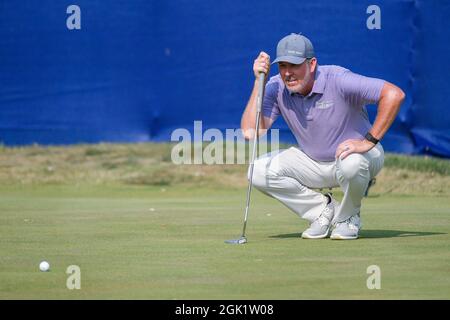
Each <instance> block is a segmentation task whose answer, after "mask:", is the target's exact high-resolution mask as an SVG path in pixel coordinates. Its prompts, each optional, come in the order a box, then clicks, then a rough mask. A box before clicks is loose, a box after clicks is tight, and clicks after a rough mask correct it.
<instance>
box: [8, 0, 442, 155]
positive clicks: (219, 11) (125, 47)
mask: <svg viewBox="0 0 450 320" xmlns="http://www.w3.org/2000/svg"><path fill="white" fill-rule="evenodd" d="M72 4H74V5H77V6H78V7H79V8H80V10H81V16H80V22H81V24H80V26H81V29H73V30H70V29H69V28H68V27H67V25H66V20H67V19H68V18H69V20H70V21H72V20H71V18H72V17H71V15H72V12H69V13H67V11H66V10H67V8H68V7H69V6H70V5H72ZM372 4H376V5H378V7H379V8H380V13H381V20H380V21H381V29H372V30H371V29H368V27H367V25H366V21H367V19H368V18H369V17H370V16H371V15H372V12H369V13H367V12H366V10H367V8H368V7H369V6H370V5H372ZM449 17H450V1H446V0H427V1H419V0H417V1H413V0H410V1H406V0H396V1H393V0H389V1H388V0H379V1H377V3H374V1H372V0H370V1H364V0H363V1H356V2H355V1H350V0H338V1H333V2H330V1H325V0H316V1H299V0H282V1H278V2H274V1H267V0H259V1H240V0H228V1H222V0H217V1H207V0H189V1H186V0H159V1H156V0H109V1H106V0H103V1H100V0H71V1H62V0H60V1H54V0H40V1H13V0H0V142H1V143H4V144H6V145H22V144H31V143H39V144H71V143H84V142H88V143H91V142H100V141H108V142H117V141H167V140H170V135H171V132H172V131H173V130H174V129H176V128H187V129H190V130H192V128H193V124H194V121H195V120H202V121H203V129H207V128H212V127H214V128H219V129H221V130H224V129H225V128H238V127H239V123H240V117H241V114H242V111H243V108H244V107H245V104H246V102H247V100H248V96H249V93H250V90H251V87H252V84H253V74H252V63H253V60H254V58H255V56H256V55H257V54H258V53H259V51H261V50H264V51H266V52H268V53H269V54H271V56H275V48H276V43H277V42H278V40H279V39H280V38H281V37H283V36H285V35H287V34H289V33H291V32H302V33H303V34H305V35H306V36H308V37H309V38H310V39H311V40H312V41H313V44H314V46H315V50H316V54H317V58H318V61H319V63H320V64H337V65H341V66H344V67H346V68H349V69H351V70H352V71H354V72H357V73H360V74H364V75H367V76H373V77H379V78H383V79H385V80H387V81H390V82H393V83H395V84H397V85H398V86H399V87H401V88H402V89H403V90H404V91H405V92H406V94H407V98H406V101H405V102H404V104H403V106H402V109H401V111H400V114H399V116H398V118H397V119H396V121H395V123H394V125H393V127H392V128H391V129H390V131H389V132H388V134H387V135H386V136H385V138H384V139H383V145H384V147H385V149H386V150H388V151H391V152H403V153H409V154H424V153H427V154H433V155H438V156H443V157H450V129H449V127H450V112H449V111H448V110H447V109H448V105H449V104H450V96H449V93H450V90H449V86H448V82H447V78H448V76H449V75H450V63H449V57H450V41H448V31H449V30H450V28H449V26H450V22H449ZM276 72H277V68H276V67H274V68H272V70H271V73H272V74H275V73H276ZM368 110H369V114H370V116H371V119H372V120H373V119H374V115H375V112H376V107H375V106H371V107H369V108H368ZM275 127H276V128H280V129H281V138H282V140H283V141H289V142H293V141H294V140H293V138H292V136H291V135H290V133H289V131H288V130H287V127H286V125H285V123H284V122H283V121H282V120H281V119H280V120H278V121H277V122H276V124H275Z"/></svg>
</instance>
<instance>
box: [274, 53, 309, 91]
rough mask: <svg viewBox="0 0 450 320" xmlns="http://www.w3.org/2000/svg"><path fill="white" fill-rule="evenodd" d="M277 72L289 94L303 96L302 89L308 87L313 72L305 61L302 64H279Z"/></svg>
mask: <svg viewBox="0 0 450 320" xmlns="http://www.w3.org/2000/svg"><path fill="white" fill-rule="evenodd" d="M278 70H279V72H280V75H281V79H283V81H284V83H285V85H286V87H287V89H288V90H289V91H290V92H295V93H301V94H304V91H305V90H304V89H305V87H306V88H307V87H308V85H309V82H310V80H311V78H312V77H311V73H312V72H313V70H312V69H311V67H310V66H309V65H308V62H307V61H306V60H305V62H303V63H302V64H292V63H289V62H279V63H278Z"/></svg>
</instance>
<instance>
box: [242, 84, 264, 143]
mask: <svg viewBox="0 0 450 320" xmlns="http://www.w3.org/2000/svg"><path fill="white" fill-rule="evenodd" d="M257 95H258V80H255V83H254V85H253V90H252V93H251V95H250V99H249V100H248V103H247V106H246V107H245V110H244V113H243V115H242V118H241V129H242V132H243V134H244V137H245V138H246V139H251V138H253V134H254V132H255V127H256V99H257ZM260 117H261V118H260V121H259V130H258V135H261V134H263V133H264V132H265V131H266V130H265V129H266V127H265V123H264V117H263V115H262V112H261V115H260Z"/></svg>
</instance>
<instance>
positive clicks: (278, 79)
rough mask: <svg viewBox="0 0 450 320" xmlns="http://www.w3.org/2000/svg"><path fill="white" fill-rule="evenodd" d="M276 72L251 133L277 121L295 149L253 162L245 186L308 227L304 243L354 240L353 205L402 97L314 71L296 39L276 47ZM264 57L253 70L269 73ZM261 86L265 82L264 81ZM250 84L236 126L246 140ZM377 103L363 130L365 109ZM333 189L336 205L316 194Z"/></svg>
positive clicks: (377, 85)
mask: <svg viewBox="0 0 450 320" xmlns="http://www.w3.org/2000/svg"><path fill="white" fill-rule="evenodd" d="M274 63H278V70H279V74H277V75H276V76H274V77H271V78H270V79H269V81H268V82H267V83H266V85H265V93H264V101H263V106H262V115H261V120H260V128H259V130H258V132H259V134H263V133H264V132H265V130H267V129H269V128H270V127H271V125H272V124H273V122H274V121H275V119H277V117H278V116H280V115H281V116H282V117H283V118H284V120H285V121H286V123H287V124H288V126H289V128H290V130H291V131H292V133H293V134H294V136H295V138H296V140H297V143H298V146H296V147H292V148H290V149H287V150H280V151H276V152H273V153H269V154H266V155H264V156H262V157H260V158H258V159H257V160H256V161H255V164H254V171H253V184H254V186H255V187H256V188H257V189H259V190H260V191H262V192H263V193H265V194H267V195H269V196H272V197H274V198H275V199H278V200H279V201H281V202H282V203H283V204H285V205H286V206H287V207H288V208H290V209H291V210H292V211H294V212H295V213H296V214H298V215H299V216H300V217H301V218H304V219H306V220H308V221H309V222H310V226H309V228H308V229H306V230H305V231H304V232H303V233H302V237H303V238H306V239H318V238H326V237H328V236H329V234H330V232H331V239H357V238H358V233H359V230H360V228H361V217H360V212H361V200H362V198H363V196H364V194H365V191H366V189H367V186H368V183H369V181H370V180H371V179H372V178H373V177H375V176H376V175H377V174H378V172H379V171H380V170H381V168H382V166H383V162H384V151H383V147H382V146H381V144H380V143H379V140H380V139H381V138H382V137H383V136H384V134H385V133H386V131H387V130H388V129H389V127H390V126H391V124H392V122H393V121H394V118H395V116H396V115H397V113H398V110H399V108H400V105H401V103H402V102H403V100H404V98H405V94H404V93H403V91H402V90H401V89H400V88H398V87H397V86H395V85H393V84H391V83H389V82H387V81H384V80H381V79H376V78H368V77H365V76H362V75H358V74H355V73H352V72H351V71H349V70H347V69H345V68H342V67H339V66H332V65H330V66H325V65H323V66H321V65H318V62H317V59H316V58H315V54H314V49H313V45H312V43H311V41H310V40H309V39H308V38H306V37H304V36H303V35H300V34H291V35H288V36H286V37H284V38H283V39H281V40H280V41H279V43H278V46H277V58H276V59H275V61H273V63H272V64H274ZM269 69H270V57H269V55H267V54H266V53H265V52H261V53H260V54H259V56H258V57H257V58H256V60H255V62H254V65H253V72H254V74H255V76H256V78H258V74H259V73H261V72H263V73H265V74H266V75H268V74H269ZM266 81H267V79H266ZM257 92H258V85H257V81H255V85H254V88H253V91H252V94H251V96H250V99H249V102H248V104H247V107H246V109H245V111H244V113H243V116H242V120H241V129H242V130H243V132H244V135H245V137H246V138H247V139H252V137H253V134H254V129H255V125H256V124H255V117H256V103H255V102H256V96H257ZM372 103H377V104H378V110H377V116H376V119H375V122H374V124H373V126H372V125H371V124H370V122H369V119H368V115H367V111H366V105H367V104H372ZM338 186H340V187H341V188H342V190H343V192H344V197H343V199H342V203H341V204H339V203H338V202H337V201H336V200H335V199H333V198H332V196H331V194H326V195H323V194H322V193H320V192H317V191H314V190H313V189H317V188H331V187H338Z"/></svg>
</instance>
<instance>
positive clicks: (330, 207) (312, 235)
mask: <svg viewBox="0 0 450 320" xmlns="http://www.w3.org/2000/svg"><path fill="white" fill-rule="evenodd" d="M327 196H328V197H330V203H328V204H327V206H326V207H325V209H323V211H322V213H321V214H320V216H319V218H317V219H316V220H314V221H313V222H312V223H311V224H310V226H309V228H308V229H306V230H305V231H304V232H303V233H302V238H303V239H323V238H326V237H328V235H329V233H330V227H331V221H332V220H333V217H334V212H335V210H336V208H337V207H338V206H339V202H337V201H336V200H335V199H334V198H333V197H332V196H331V194H327Z"/></svg>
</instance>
